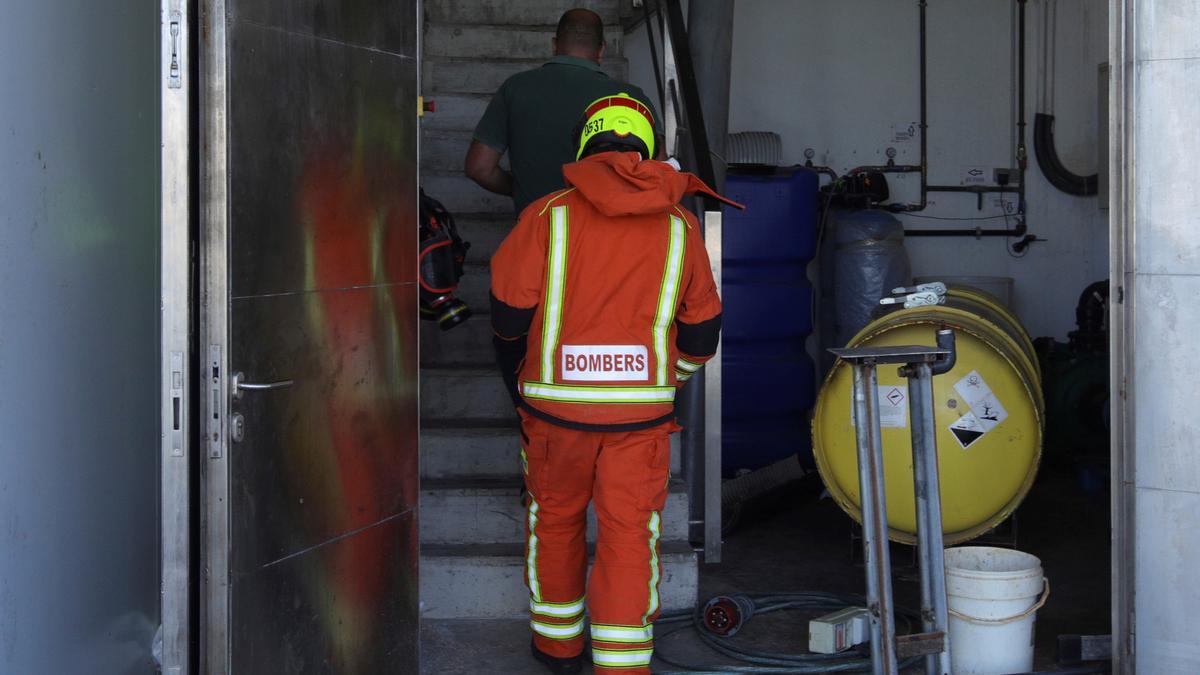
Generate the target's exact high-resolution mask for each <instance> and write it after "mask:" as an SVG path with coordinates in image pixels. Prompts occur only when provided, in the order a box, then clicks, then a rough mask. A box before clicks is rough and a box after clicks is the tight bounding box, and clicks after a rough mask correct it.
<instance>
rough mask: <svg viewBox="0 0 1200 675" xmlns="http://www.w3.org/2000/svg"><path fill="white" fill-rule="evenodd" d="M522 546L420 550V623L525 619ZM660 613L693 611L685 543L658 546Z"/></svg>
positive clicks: (694, 577) (693, 566) (692, 562)
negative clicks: (423, 619) (660, 573)
mask: <svg viewBox="0 0 1200 675" xmlns="http://www.w3.org/2000/svg"><path fill="white" fill-rule="evenodd" d="M524 554H525V550H524V546H523V545H522V544H468V545H446V544H438V545H422V546H421V615H422V618H425V619H472V618H475V619H519V618H527V617H528V616H529V591H528V590H526V588H525V584H524V579H525V558H524ZM659 560H661V561H662V566H663V571H662V580H661V583H660V585H659V597H660V600H661V604H662V607H663V609H664V610H666V611H671V610H677V609H688V608H691V607H693V606H695V604H696V601H697V595H698V586H699V569H698V566H697V563H696V553H695V552H694V551H692V550H691V547H689V546H688V545H687V544H686V543H685V542H666V541H664V542H661V543H660V544H659Z"/></svg>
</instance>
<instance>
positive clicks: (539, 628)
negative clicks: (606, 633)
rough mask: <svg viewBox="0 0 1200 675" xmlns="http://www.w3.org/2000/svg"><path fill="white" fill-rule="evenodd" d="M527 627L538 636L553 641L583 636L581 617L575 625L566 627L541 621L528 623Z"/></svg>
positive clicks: (571, 624)
mask: <svg viewBox="0 0 1200 675" xmlns="http://www.w3.org/2000/svg"><path fill="white" fill-rule="evenodd" d="M529 625H530V627H532V628H533V630H534V632H535V633H537V634H538V635H544V636H545V637H548V638H551V639H554V640H567V639H570V638H573V637H578V636H580V635H583V617H580V618H579V620H578V621H576V622H575V623H570V624H566V625H563V624H557V623H543V622H541V621H530V622H529Z"/></svg>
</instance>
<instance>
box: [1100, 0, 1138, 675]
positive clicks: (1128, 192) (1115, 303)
mask: <svg viewBox="0 0 1200 675" xmlns="http://www.w3.org/2000/svg"><path fill="white" fill-rule="evenodd" d="M1136 9H1137V8H1136V3H1134V2H1130V1H1129V0H1110V2H1109V6H1108V27H1109V36H1108V49H1109V58H1108V62H1109V75H1110V79H1109V85H1108V105H1109V117H1108V157H1107V161H1108V170H1109V192H1108V209H1109V210H1108V213H1109V216H1108V217H1109V244H1108V245H1109V260H1108V265H1109V280H1110V281H1109V284H1110V287H1111V292H1110V293H1109V297H1110V298H1111V299H1112V301H1111V302H1110V309H1109V378H1110V380H1109V390H1110V391H1111V392H1112V395H1111V396H1110V397H1109V400H1110V406H1111V409H1110V415H1109V417H1110V419H1111V424H1112V429H1111V431H1110V434H1111V435H1110V441H1109V445H1110V453H1111V459H1110V462H1111V466H1112V478H1111V488H1110V489H1111V502H1112V505H1111V509H1112V513H1111V519H1112V521H1111V522H1112V571H1111V575H1112V582H1111V583H1112V636H1113V645H1112V647H1113V650H1112V652H1113V672H1114V673H1132V672H1134V667H1135V660H1134V646H1135V645H1134V626H1135V622H1134V588H1135V584H1136V579H1135V577H1134V575H1135V574H1136V571H1137V568H1136V565H1135V562H1136V560H1135V557H1134V552H1135V543H1136V542H1135V537H1134V530H1135V523H1136V521H1135V519H1134V516H1135V508H1136V499H1135V497H1136V493H1135V488H1134V476H1135V473H1134V466H1135V465H1134V453H1135V452H1136V446H1135V436H1134V431H1135V430H1134V424H1133V415H1132V413H1133V410H1134V406H1135V405H1136V402H1135V400H1134V386H1133V378H1134V376H1135V372H1134V368H1133V354H1134V349H1135V348H1136V325H1135V324H1134V321H1135V320H1136V314H1135V311H1134V310H1135V306H1134V302H1135V299H1136V293H1135V285H1136V281H1137V278H1136V276H1135V274H1134V272H1135V269H1134V261H1135V259H1136V258H1135V253H1136V249H1135V248H1134V244H1135V241H1134V233H1135V230H1134V227H1135V225H1136V212H1135V209H1136V200H1135V199H1134V195H1135V194H1136V192H1135V188H1136V185H1135V184H1134V182H1135V176H1136V171H1135V170H1134V168H1135V167H1134V166H1132V165H1131V162H1132V161H1133V158H1134V157H1135V155H1134V134H1133V130H1134V128H1135V124H1136V116H1135V115H1136V110H1137V108H1136V105H1135V103H1136V100H1137V99H1136V85H1137V70H1136V68H1137V66H1136V64H1135V63H1134V58H1133V57H1134V54H1133V51H1132V49H1133V40H1134V37H1135V33H1134V29H1135V23H1134V22H1135V18H1136Z"/></svg>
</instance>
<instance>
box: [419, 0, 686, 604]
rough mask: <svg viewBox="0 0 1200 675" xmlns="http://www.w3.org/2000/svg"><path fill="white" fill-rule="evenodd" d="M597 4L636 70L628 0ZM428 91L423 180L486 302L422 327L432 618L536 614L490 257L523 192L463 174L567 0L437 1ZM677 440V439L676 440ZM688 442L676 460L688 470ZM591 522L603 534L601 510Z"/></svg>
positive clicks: (679, 503)
mask: <svg viewBox="0 0 1200 675" xmlns="http://www.w3.org/2000/svg"><path fill="white" fill-rule="evenodd" d="M567 4H571V5H583V6H588V7H591V8H592V9H594V10H596V11H597V12H599V13H600V15H601V16H602V17H603V18H604V20H605V23H606V24H607V25H610V26H613V29H612V30H610V32H609V34H608V37H607V39H608V52H607V53H608V58H606V60H605V64H604V65H605V68H607V69H608V70H609V71H610V72H611V73H612V74H613V75H614V76H616V77H621V78H624V76H625V73H626V70H627V64H626V62H625V60H624V58H622V56H621V52H622V39H623V35H622V33H621V29H620V26H619V18H618V11H619V9H620V5H621V2H620V0H590V1H588V0H585V1H583V2H575V3H567ZM424 6H425V19H426V25H425V33H424V47H423V54H422V57H423V65H422V68H423V71H422V72H423V77H424V83H423V92H422V93H423V94H424V95H425V96H426V98H431V99H434V100H435V101H436V102H437V111H436V112H434V113H429V114H427V115H426V116H425V118H424V122H423V126H422V133H421V143H422V146H421V184H422V186H423V187H424V189H425V191H426V192H427V193H428V194H429V195H430V196H432V197H434V198H436V199H438V200H440V201H442V202H443V203H444V204H445V205H446V208H448V209H449V210H450V212H451V213H453V214H454V216H455V220H456V222H457V223H458V226H459V229H460V230H461V232H462V235H463V237H464V238H465V239H467V240H468V241H470V242H471V244H472V246H471V251H470V254H469V263H468V268H467V272H466V275H465V276H464V277H463V279H462V283H461V286H460V287H459V293H458V295H459V297H461V298H462V299H463V300H464V301H465V302H466V303H467V304H468V305H469V306H470V307H471V309H472V310H473V311H474V312H475V315H474V316H473V317H472V318H471V319H470V320H468V321H467V322H466V323H465V324H463V325H461V326H458V327H456V328H454V329H452V330H450V331H448V332H444V333H443V332H441V331H439V330H438V329H437V327H436V326H434V325H432V324H429V323H423V324H422V326H421V426H422V440H421V480H422V486H421V598H422V607H423V617H424V618H425V619H427V620H453V619H509V618H521V617H524V616H526V614H527V611H528V596H527V591H526V590H525V586H524V584H523V574H524V560H523V536H524V532H523V514H524V507H523V505H522V503H521V471H520V459H519V457H518V452H519V436H518V432H517V418H516V416H515V414H514V413H513V410H512V406H511V403H510V402H509V399H508V395H507V394H506V393H505V391H504V387H503V384H502V382H501V379H500V377H499V375H498V374H497V372H496V370H495V368H494V366H493V354H492V346H491V328H490V322H489V319H490V317H489V316H488V286H489V277H490V275H489V269H488V259H489V258H490V256H491V254H492V252H494V251H495V250H496V247H497V246H498V245H499V244H500V242H501V241H502V240H503V238H504V237H505V236H506V235H507V233H508V231H509V230H510V229H511V228H512V225H513V223H514V217H513V215H512V202H511V201H510V200H509V199H508V198H507V197H500V196H497V195H493V194H490V193H488V192H485V191H484V190H482V189H480V188H478V187H477V186H476V185H475V184H474V183H472V182H470V181H469V180H468V179H467V178H465V177H464V176H463V175H462V161H463V157H464V155H465V154H466V150H467V146H468V145H469V144H470V139H471V132H472V131H473V130H474V127H475V123H476V122H477V121H478V120H479V117H480V116H481V115H482V114H483V110H484V108H485V107H486V105H487V103H488V101H489V99H490V97H491V95H492V93H494V92H495V90H496V89H497V88H498V87H499V86H500V83H501V82H503V80H504V78H506V77H508V76H509V75H511V74H513V73H516V72H518V71H521V70H524V69H527V68H532V67H536V66H537V65H539V64H541V63H542V62H543V61H544V60H545V59H546V58H548V56H549V52H550V38H551V37H552V36H553V34H554V24H555V23H556V22H557V21H558V17H559V14H560V13H561V12H562V11H563V9H564V7H565V6H566V5H564V3H562V2H561V1H560V0H426V1H425V3H424ZM674 440H675V439H673V441H674ZM678 454H679V453H678V452H673V453H672V464H673V465H674V467H676V469H675V471H676V472H677V467H678ZM589 518H590V519H591V520H592V522H591V523H590V525H589V529H590V530H591V532H592V533H594V527H595V525H594V519H593V518H591V516H590V515H589ZM663 523H664V531H663V538H662V543H661V550H660V552H661V559H662V561H663V568H664V570H663V581H662V587H661V591H662V599H663V605H664V607H665V608H667V609H675V608H685V607H690V606H692V605H693V604H694V603H695V601H696V593H697V581H698V574H697V564H696V556H695V554H694V553H693V552H692V551H691V549H690V547H689V546H688V545H687V543H686V533H687V495H686V492H685V491H684V487H683V484H682V482H680V481H673V483H672V486H671V494H670V497H669V499H668V502H667V507H666V509H665V511H664V514H663Z"/></svg>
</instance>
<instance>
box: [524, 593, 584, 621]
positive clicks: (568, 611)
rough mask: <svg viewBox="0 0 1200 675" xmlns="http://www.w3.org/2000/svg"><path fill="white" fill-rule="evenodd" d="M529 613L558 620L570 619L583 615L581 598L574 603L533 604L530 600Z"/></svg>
mask: <svg viewBox="0 0 1200 675" xmlns="http://www.w3.org/2000/svg"><path fill="white" fill-rule="evenodd" d="M529 611H531V612H533V613H534V614H542V615H544V616H553V617H555V618H558V619H570V618H572V617H575V616H577V615H579V614H583V598H580V599H578V600H576V601H575V602H534V601H533V600H530V601H529Z"/></svg>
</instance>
